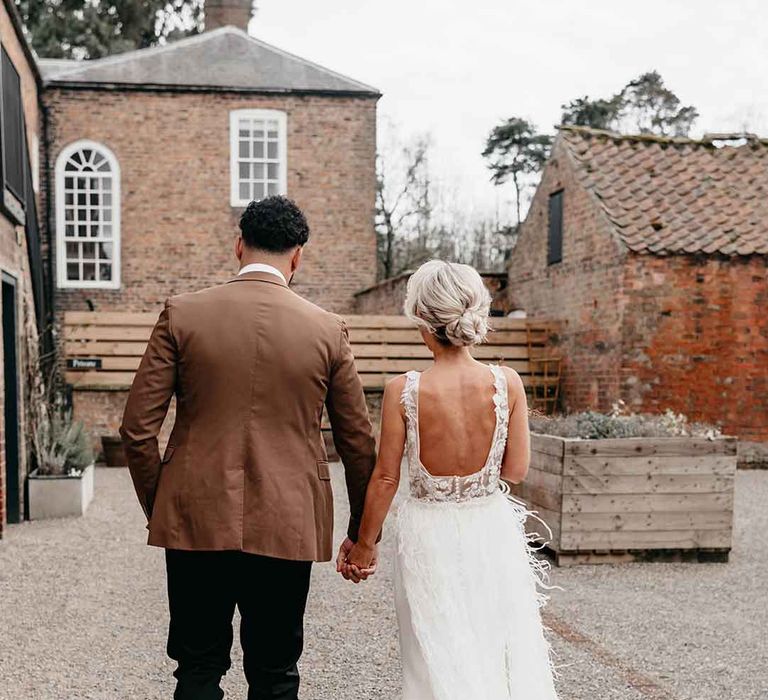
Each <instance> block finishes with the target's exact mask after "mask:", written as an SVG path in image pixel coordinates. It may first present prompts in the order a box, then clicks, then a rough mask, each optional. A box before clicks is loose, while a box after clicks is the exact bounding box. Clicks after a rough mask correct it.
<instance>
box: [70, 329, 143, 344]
mask: <svg viewBox="0 0 768 700" xmlns="http://www.w3.org/2000/svg"><path fill="white" fill-rule="evenodd" d="M150 333H151V329H150V328H147V327H146V326H70V327H69V328H67V340H70V341H72V340H102V341H104V340H136V341H144V342H146V341H147V340H149V336H150Z"/></svg>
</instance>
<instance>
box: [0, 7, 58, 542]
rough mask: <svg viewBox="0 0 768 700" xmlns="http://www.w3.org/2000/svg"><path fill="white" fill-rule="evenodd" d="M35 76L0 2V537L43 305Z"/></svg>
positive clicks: (13, 487) (13, 514)
mask: <svg viewBox="0 0 768 700" xmlns="http://www.w3.org/2000/svg"><path fill="white" fill-rule="evenodd" d="M39 86H40V74H39V73H38V70H37V67H36V65H35V60H34V57H33V55H32V52H31V51H30V49H29V47H28V46H27V43H26V41H25V39H24V34H23V31H22V25H21V20H20V19H19V16H18V14H17V12H16V8H15V6H14V4H13V1H12V0H3V2H2V3H1V4H0V129H1V130H2V134H1V138H0V143H1V144H2V148H1V149H0V152H1V153H0V286H1V287H2V296H0V312H2V346H1V347H0V353H1V354H0V361H1V362H2V367H3V372H2V374H0V403H1V404H2V411H1V412H0V537H1V536H2V534H3V529H4V527H5V524H6V523H8V522H12V523H13V522H19V521H20V520H21V519H22V518H23V517H24V506H25V504H24V481H25V477H26V474H27V470H28V465H29V457H28V451H27V445H26V442H27V441H26V439H25V438H24V435H25V434H26V430H25V413H26V411H25V409H26V399H27V396H26V393H27V392H26V391H25V388H26V387H25V381H24V379H25V377H26V376H27V373H28V371H29V366H28V365H29V361H28V357H29V349H30V348H32V347H34V345H33V344H34V343H36V342H37V340H38V338H42V336H43V335H44V334H43V331H44V329H45V325H46V321H45V319H46V317H47V314H48V309H47V305H46V298H47V295H46V292H45V285H44V270H43V264H42V255H41V245H40V238H39V232H38V212H37V208H36V207H37V195H38V192H39V178H38V169H37V163H38V160H37V149H38V144H39V101H38V96H39Z"/></svg>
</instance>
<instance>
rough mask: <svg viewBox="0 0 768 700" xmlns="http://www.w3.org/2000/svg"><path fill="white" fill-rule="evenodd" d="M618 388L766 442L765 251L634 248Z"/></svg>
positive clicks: (653, 405)
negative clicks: (729, 254)
mask: <svg viewBox="0 0 768 700" xmlns="http://www.w3.org/2000/svg"><path fill="white" fill-rule="evenodd" d="M624 295H625V302H624V305H625V312H624V332H623V345H624V353H623V360H622V367H621V384H622V395H623V397H624V398H625V400H626V401H627V402H628V403H629V404H630V405H631V406H632V407H633V408H635V409H636V410H642V411H652V412H658V411H663V410H664V409H666V408H671V409H673V410H675V411H678V412H681V413H684V414H686V415H687V416H688V417H689V418H692V419H696V420H702V421H707V422H711V423H716V424H719V425H720V426H721V427H722V429H723V430H724V431H725V432H727V433H729V434H733V435H738V436H739V437H740V438H743V439H745V440H751V441H768V314H766V313H765V310H766V308H768V258H766V257H765V256H752V257H739V258H714V257H703V256H702V257H694V256H672V257H656V256H651V255H637V254H632V255H630V256H629V257H628V258H627V261H626V267H625V281H624Z"/></svg>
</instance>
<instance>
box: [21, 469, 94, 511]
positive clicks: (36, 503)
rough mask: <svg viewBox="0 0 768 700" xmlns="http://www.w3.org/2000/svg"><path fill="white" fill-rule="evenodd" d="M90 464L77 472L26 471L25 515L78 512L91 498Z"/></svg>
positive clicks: (91, 476) (85, 507) (84, 508)
mask: <svg viewBox="0 0 768 700" xmlns="http://www.w3.org/2000/svg"><path fill="white" fill-rule="evenodd" d="M93 471H94V467H93V464H91V465H90V466H88V467H86V468H85V470H84V471H83V473H82V474H81V475H80V476H40V475H39V474H38V473H37V469H35V471H33V472H32V473H31V474H30V475H29V518H30V520H43V519H46V518H66V517H70V516H77V515H82V514H83V513H85V511H86V509H87V508H88V505H89V504H90V502H91V501H92V500H93Z"/></svg>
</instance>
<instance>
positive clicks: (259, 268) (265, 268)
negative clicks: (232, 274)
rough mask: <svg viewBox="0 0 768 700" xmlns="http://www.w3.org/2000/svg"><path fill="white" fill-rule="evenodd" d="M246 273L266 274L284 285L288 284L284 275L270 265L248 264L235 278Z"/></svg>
mask: <svg viewBox="0 0 768 700" xmlns="http://www.w3.org/2000/svg"><path fill="white" fill-rule="evenodd" d="M248 272H268V273H269V274H270V275H277V276H278V277H279V278H280V279H281V280H283V282H284V283H285V284H288V281H287V280H286V279H285V275H284V274H283V273H282V272H280V270H278V269H277V268H276V267H272V265H267V264H266V263H249V264H248V265H245V266H243V267H241V268H240V272H238V273H237V276H238V277H239V276H240V275H244V274H246V273H248Z"/></svg>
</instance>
